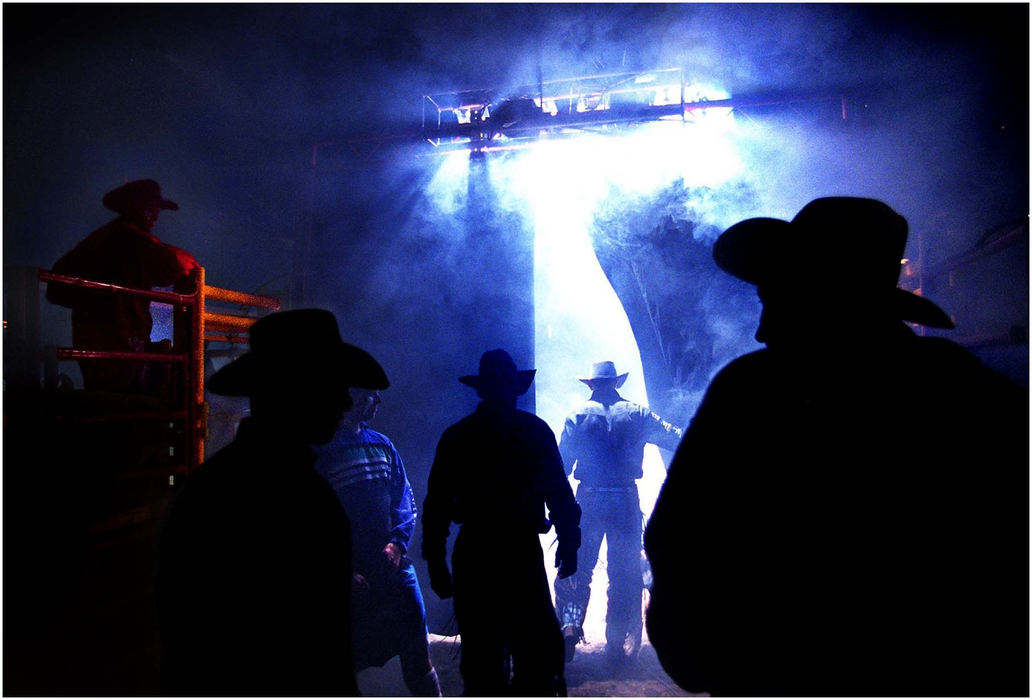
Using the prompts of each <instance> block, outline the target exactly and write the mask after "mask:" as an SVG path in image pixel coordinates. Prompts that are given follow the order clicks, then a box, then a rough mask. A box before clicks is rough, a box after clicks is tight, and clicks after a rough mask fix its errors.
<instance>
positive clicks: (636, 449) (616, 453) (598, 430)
mask: <svg viewBox="0 0 1032 700" xmlns="http://www.w3.org/2000/svg"><path fill="white" fill-rule="evenodd" d="M682 434H683V431H682V430H681V428H678V427H677V426H674V425H671V424H670V423H668V422H667V421H665V420H663V419H662V418H660V417H659V416H658V415H657V414H656V413H654V412H652V411H650V410H649V409H648V408H646V407H645V406H641V405H639V404H636V403H633V402H631V401H627V400H625V399H624V398H623V397H622V396H620V394H618V393H617V392H616V391H595V392H593V393H592V394H591V398H590V399H589V400H588V401H587V402H585V403H584V404H583V405H582V406H581V407H580V408H578V409H577V410H576V411H574V412H573V413H571V414H570V415H569V416H568V417H567V418H566V423H565V425H564V427H563V434H562V436H561V438H560V442H559V452H560V453H561V454H562V456H563V465H564V468H565V469H566V473H567V474H570V473H571V472H572V473H573V476H574V478H575V479H577V480H578V481H580V482H581V484H583V485H585V486H589V487H630V486H634V481H635V480H636V479H640V478H641V477H642V466H641V463H642V459H643V458H644V455H645V452H644V450H645V445H646V443H652V444H654V445H658V446H659V447H662V448H664V449H667V450H671V451H673V450H676V449H677V446H678V444H680V442H681V435H682Z"/></svg>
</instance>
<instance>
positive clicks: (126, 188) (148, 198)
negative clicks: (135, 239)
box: [102, 180, 179, 231]
mask: <svg viewBox="0 0 1032 700" xmlns="http://www.w3.org/2000/svg"><path fill="white" fill-rule="evenodd" d="M102 201H103V204H104V206H105V207H106V208H107V209H110V210H111V211H113V212H117V213H118V214H121V215H122V216H124V217H125V218H127V219H129V220H130V221H132V222H133V223H135V224H136V225H137V226H139V227H140V228H143V229H144V230H146V231H150V230H151V229H152V228H153V227H154V224H155V223H156V222H157V220H158V213H159V212H160V211H161V210H162V209H171V210H178V209H179V205H178V204H176V203H175V202H173V201H171V200H168V199H164V198H163V197H162V196H161V186H160V185H158V183H157V182H155V181H154V180H133V181H132V182H127V183H126V184H124V185H122V186H121V187H117V188H115V189H113V190H111V191H110V192H108V193H107V194H105V195H104V199H103V200H102Z"/></svg>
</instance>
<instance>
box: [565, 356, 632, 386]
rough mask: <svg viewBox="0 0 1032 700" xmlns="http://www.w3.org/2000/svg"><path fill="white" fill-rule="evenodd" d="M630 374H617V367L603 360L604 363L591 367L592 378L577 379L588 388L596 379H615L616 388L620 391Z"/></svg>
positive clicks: (594, 364) (596, 363)
mask: <svg viewBox="0 0 1032 700" xmlns="http://www.w3.org/2000/svg"><path fill="white" fill-rule="evenodd" d="M627 375H628V372H624V373H623V374H617V373H616V365H614V364H613V363H612V362H611V361H610V360H603V361H602V362H595V363H592V365H591V376H590V377H577V379H579V380H581V381H582V382H584V383H585V384H587V385H588V386H591V382H593V381H595V380H596V379H615V380H616V388H617V389H619V388H620V387H622V386H623V383H624V381H626V380H627Z"/></svg>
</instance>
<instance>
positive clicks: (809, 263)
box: [713, 197, 953, 346]
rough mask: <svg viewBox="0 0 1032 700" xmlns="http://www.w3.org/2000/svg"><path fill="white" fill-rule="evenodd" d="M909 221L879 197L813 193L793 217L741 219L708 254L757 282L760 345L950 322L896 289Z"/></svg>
mask: <svg viewBox="0 0 1032 700" xmlns="http://www.w3.org/2000/svg"><path fill="white" fill-rule="evenodd" d="M906 242H907V221H906V219H904V218H903V217H902V216H900V215H899V214H897V213H896V212H895V211H893V210H892V209H891V208H889V207H888V206H887V205H886V204H884V203H883V202H879V201H877V200H874V199H863V198H858V197H825V198H821V199H815V200H814V201H812V202H810V203H809V204H807V205H806V206H805V207H803V208H802V210H800V212H799V213H798V214H797V215H796V216H795V218H794V219H792V221H783V220H781V219H770V218H755V219H747V220H745V221H741V222H739V223H737V224H735V225H734V226H732V227H731V228H729V229H728V230H727V231H725V232H724V233H723V234H721V236H720V237H719V238H718V239H717V241H716V243H715V244H714V246H713V259H714V260H715V261H716V263H717V265H718V266H719V267H720V268H721V269H722V270H724V271H726V272H728V273H730V274H732V275H734V276H735V277H738V278H739V279H742V280H745V281H746V282H749V283H751V284H754V285H756V287H757V291H758V293H759V296H760V301H761V302H762V303H763V315H762V316H761V318H760V326H759V329H758V330H757V331H756V339H757V340H758V341H760V342H762V343H766V344H767V345H768V346H771V345H782V344H790V343H797V342H810V341H813V340H815V339H819V338H825V337H828V336H845V335H848V334H850V333H854V332H855V331H856V330H860V331H861V332H869V331H871V330H872V329H878V328H883V327H889V326H893V327H895V326H898V325H899V322H900V321H909V322H911V323H918V324H921V325H925V326H931V327H935V328H952V327H953V322H952V321H951V320H950V318H949V317H948V316H947V315H946V314H945V312H943V311H942V309H940V308H939V307H938V306H936V305H935V304H933V303H932V302H930V301H928V300H927V299H923V298H921V297H919V296H917V295H915V294H912V293H911V292H908V291H906V290H904V289H900V288H898V287H897V286H896V285H897V283H898V282H899V275H900V271H901V262H902V258H903V252H904V248H905V247H906Z"/></svg>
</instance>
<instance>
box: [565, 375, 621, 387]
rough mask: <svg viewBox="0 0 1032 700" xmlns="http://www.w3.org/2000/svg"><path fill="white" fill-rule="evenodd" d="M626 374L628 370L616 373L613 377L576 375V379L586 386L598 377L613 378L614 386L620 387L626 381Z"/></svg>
mask: <svg viewBox="0 0 1032 700" xmlns="http://www.w3.org/2000/svg"><path fill="white" fill-rule="evenodd" d="M628 374H630V372H624V373H623V374H618V375H616V376H615V377H577V379H579V380H580V381H582V382H584V383H585V384H587V385H588V386H591V383H592V382H593V381H596V380H598V379H615V380H616V388H617V389H619V388H620V387H622V386H623V384H624V382H626V381H627V375H628Z"/></svg>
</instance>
